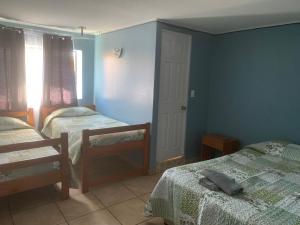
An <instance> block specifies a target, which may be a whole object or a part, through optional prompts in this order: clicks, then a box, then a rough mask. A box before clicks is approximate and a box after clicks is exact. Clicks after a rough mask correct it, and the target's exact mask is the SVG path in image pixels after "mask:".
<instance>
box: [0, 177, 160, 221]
mask: <svg viewBox="0 0 300 225" xmlns="http://www.w3.org/2000/svg"><path fill="white" fill-rule="evenodd" d="M159 177H160V175H152V176H142V177H137V178H132V179H128V180H125V181H122V182H118V183H113V184H109V185H106V186H104V187H99V188H93V189H91V191H90V192H89V193H87V194H81V193H80V192H78V191H76V190H71V191H70V199H68V200H65V201H62V200H60V199H59V197H58V193H57V192H56V190H55V189H54V188H53V187H52V186H51V187H45V188H41V189H36V190H32V191H28V192H23V193H20V194H16V195H13V196H9V197H6V198H2V199H0V224H1V225H137V224H139V225H163V224H164V223H163V220H162V219H160V218H146V217H144V215H143V211H144V206H145V202H146V201H147V200H148V198H149V195H150V192H151V191H152V190H153V188H154V186H155V184H156V182H157V181H158V179H159Z"/></svg>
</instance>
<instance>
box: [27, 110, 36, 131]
mask: <svg viewBox="0 0 300 225" xmlns="http://www.w3.org/2000/svg"><path fill="white" fill-rule="evenodd" d="M27 123H28V124H29V125H30V126H32V127H34V126H35V122H34V113H33V108H28V109H27Z"/></svg>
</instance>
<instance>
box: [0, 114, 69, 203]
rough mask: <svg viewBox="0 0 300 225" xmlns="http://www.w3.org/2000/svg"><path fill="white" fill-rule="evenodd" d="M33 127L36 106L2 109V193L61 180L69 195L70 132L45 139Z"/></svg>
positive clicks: (0, 127) (0, 119) (62, 190)
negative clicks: (17, 109) (22, 108)
mask: <svg viewBox="0 0 300 225" xmlns="http://www.w3.org/2000/svg"><path fill="white" fill-rule="evenodd" d="M24 121H26V122H27V123H26V122H24ZM33 127H34V115H33V110H32V109H28V110H27V111H14V112H12V111H1V112H0V197H3V196H7V195H11V194H14V193H18V192H23V191H27V190H30V189H35V188H39V187H43V186H48V185H51V184H56V183H59V182H61V183H62V185H61V197H62V199H66V198H68V197H69V164H68V135H67V134H66V133H62V134H61V135H60V137H58V138H55V139H48V140H45V139H43V138H42V136H41V135H40V134H39V133H38V132H37V131H36V130H34V128H33Z"/></svg>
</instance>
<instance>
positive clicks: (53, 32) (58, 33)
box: [0, 21, 94, 40]
mask: <svg viewBox="0 0 300 225" xmlns="http://www.w3.org/2000/svg"><path fill="white" fill-rule="evenodd" d="M0 23H1V21H0ZM13 26H14V27H11V26H6V25H2V24H0V28H7V29H16V30H20V29H22V30H24V32H33V33H41V34H45V33H47V34H53V35H58V36H70V37H71V38H72V40H94V38H92V37H84V36H80V34H78V35H75V34H70V33H72V32H71V31H70V32H68V31H55V30H54V29H49V28H45V30H43V29H38V28H23V27H21V26H18V25H17V27H15V25H13ZM47 29H49V31H47Z"/></svg>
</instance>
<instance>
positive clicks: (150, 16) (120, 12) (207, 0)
mask: <svg viewBox="0 0 300 225" xmlns="http://www.w3.org/2000/svg"><path fill="white" fill-rule="evenodd" d="M0 17H3V18H8V19H13V20H19V21H23V22H27V23H34V24H42V25H48V26H61V27H69V28H77V27H79V26H86V27H87V31H89V32H101V33H103V32H109V31H113V30H117V29H120V28H124V27H129V26H132V25H137V24H141V23H145V22H148V21H154V20H161V21H166V22H169V23H172V24H175V25H179V26H184V27H188V28H192V29H195V30H199V31H205V32H209V33H213V34H219V33H225V32H230V31H237V30H244V29H249V28H257V27H264V26H271V25H279V24H286V23H292V22H300V0H0Z"/></svg>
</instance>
